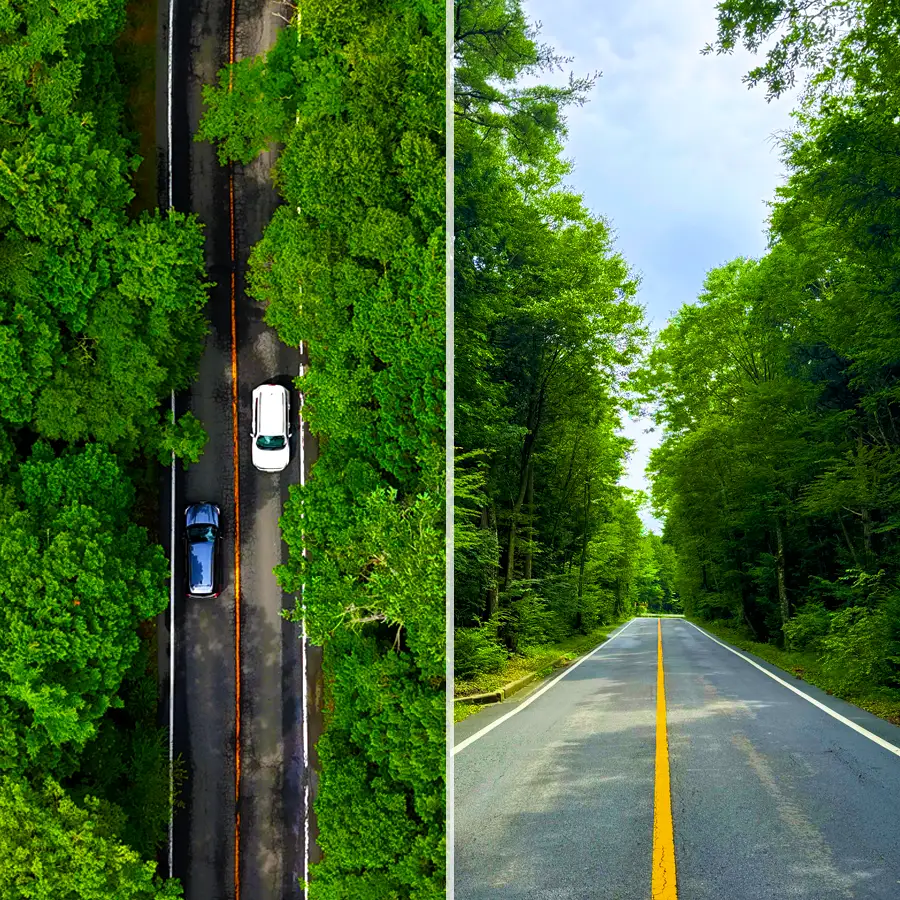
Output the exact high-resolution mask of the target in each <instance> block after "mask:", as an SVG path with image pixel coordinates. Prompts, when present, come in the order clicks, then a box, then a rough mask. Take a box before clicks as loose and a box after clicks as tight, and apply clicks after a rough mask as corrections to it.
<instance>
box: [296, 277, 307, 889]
mask: <svg viewBox="0 0 900 900" xmlns="http://www.w3.org/2000/svg"><path fill="white" fill-rule="evenodd" d="M300 292H301V293H302V292H303V288H302V287H301V288H300ZM303 351H304V346H303V342H302V341H301V342H300V358H301V359H302V358H303ZM304 369H305V366H304V365H303V363H302V362H301V363H300V377H301V378H302V377H303V375H304ZM298 396H299V408H298V410H297V419H298V427H299V428H300V440H299V441H298V442H297V443H298V445H299V448H300V487H301V488H302V487H303V486H304V485H305V484H306V447H305V442H306V433H305V430H304V428H303V393H302V391H299V392H298ZM300 518H301V519H302V518H305V514H304V513H303V512H302V511H301V513H300ZM301 535H302V532H301ZM302 553H303V556H306V555H307V554H306V542H305V541H304V543H303V551H302ZM305 588H306V582H301V583H300V608H301V609H302V610H304V614H303V616H302V617H301V619H300V628H301V637H300V646H301V651H300V654H301V659H302V669H303V773H304V775H305V776H306V777H305V779H304V782H303V881H304V883H305V882H307V881H309V685H308V684H307V683H306V612H305V607H304V606H303V595H304V592H305ZM303 894H304V896H306V889H305V888H304V891H303Z"/></svg>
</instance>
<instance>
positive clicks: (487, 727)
mask: <svg viewBox="0 0 900 900" xmlns="http://www.w3.org/2000/svg"><path fill="white" fill-rule="evenodd" d="M636 621H637V619H629V620H628V621H627V622H626V623H625V624H624V625H623V626H622V627H621V628H620V629H619V630H618V631H617V632H616V633H615V634H613V635H611V636H610V637H609V638H607V640H606V641H604V642H603V643H602V644H601V645H600V646H599V647H595V648H594V649H593V650H591V652H590V653H588V654H587V656H582V657H581V659H579V660H577V661H576V662H574V663H572V665H571V666H567V667H566V670H565V671H564V672H563V673H562V675H558V676H557V677H556V678H554V679H553V681H551V682H550V683H549V684H545V685H544V686H543V687H542V688H541V689H540V690H539V691H535V692H534V693H533V694H532V695H531V696H530V697H529V698H528V699H527V700H525V701H523V702H522V703H520V704H519V705H518V706H516V707H514V708H513V709H511V710H510V711H509V712H508V713H506V715H503V716H500V718H499V719H495V720H494V721H493V722H491V723H490V724H489V725H485V726H484V728H482V729H481V731H476V732H475V734H472V735H469V737H467V738H466V739H465V740H464V741H460V742H459V743H458V744H457V745H456V746H455V747H454V748H453V755H454V756H455V755H456V754H457V753H459V752H460V750H465V749H466V747H468V746H470V745H471V744H474V743H475V741H477V740H478V739H479V738H483V737H484V736H485V735H486V734H487V733H488V732H489V731H493V730H494V729H495V728H496V727H497V726H498V725H502V724H503V723H504V722H505V721H506V720H507V719H511V718H512V717H513V716H514V715H516V713H520V712H522V710H523V709H525V707H526V706H530V705H531V704H532V703H534V701H535V700H537V698H538V697H540V696H542V695H543V694H546V693H547V691H549V690H550V688H552V687H553V685H555V684H558V683H559V682H560V681H562V680H563V678H565V677H566V675H568V674H569V673H570V672H574V671H575V669H577V668H578V667H579V666H580V665H581V664H582V663H583V662H587V661H588V660H589V659H590V658H591V657H592V656H594V655H595V654H596V653H599V652H600V651H601V650H602V649H603V648H604V647H608V646H609V645H610V643H612V641H614V640H615V639H616V638H617V637H618V636H619V635H620V634H621V633H622V632H623V631H624V630H625V629H626V628H627V627H628V626H629V625H631V623H632V622H636Z"/></svg>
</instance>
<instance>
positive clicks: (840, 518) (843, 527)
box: [837, 513, 859, 569]
mask: <svg viewBox="0 0 900 900" xmlns="http://www.w3.org/2000/svg"><path fill="white" fill-rule="evenodd" d="M837 517H838V522H840V523H841V531H842V532H843V533H844V540H845V541H846V542H847V549H848V550H849V551H850V555H851V556H852V557H853V565H854V566H856V568H857V569H858V568H859V557H858V556H857V555H856V547H854V546H853V541H851V540H850V535H849V533H848V532H847V526H846V525H845V524H844V517H843V516H842V515H841V514H840V513H838V514H837Z"/></svg>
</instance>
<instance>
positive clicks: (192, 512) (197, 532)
mask: <svg viewBox="0 0 900 900" xmlns="http://www.w3.org/2000/svg"><path fill="white" fill-rule="evenodd" d="M184 525H185V531H184V545H185V546H184V565H185V569H186V570H187V595H188V597H203V598H207V597H218V596H219V594H220V593H221V592H222V578H221V571H222V530H221V513H220V510H219V507H218V506H216V505H215V503H192V504H191V505H190V506H189V507H188V508H187V509H186V510H185V512H184Z"/></svg>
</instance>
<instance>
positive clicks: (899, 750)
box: [684, 619, 900, 756]
mask: <svg viewBox="0 0 900 900" xmlns="http://www.w3.org/2000/svg"><path fill="white" fill-rule="evenodd" d="M684 621H685V622H687V623H688V625H691V626H693V627H694V628H696V629H697V631H699V632H700V634H703V635H706V637H708V638H709V639H710V640H711V641H712V642H713V643H714V644H718V645H719V646H720V647H724V648H725V649H726V650H728V651H729V652H730V653H733V654H734V655H735V656H739V657H740V658H741V659H742V660H744V662H748V663H750V665H751V666H753V667H754V668H755V669H759V671H760V672H762V673H763V674H764V675H768V676H769V678H771V679H772V680H773V681H777V682H778V683H779V684H781V685H783V686H784V687H786V688H787V689H788V690H789V691H793V692H794V693H795V694H796V695H797V696H798V697H802V698H803V699H804V700H808V701H809V702H810V703H812V705H813V706H817V707H818V708H819V709H821V710H822V712H824V713H828V715H829V716H831V718H832V719H837V720H838V722H842V723H843V724H844V725H846V726H847V727H848V728H852V729H853V730H854V731H856V732H858V733H859V734H861V735H862V736H863V737H866V738H868V739H869V740H870V741H872V742H873V743H875V744H878V746H879V747H884V749H885V750H887V751H888V752H889V753H893V754H894V756H900V747H897V746H895V745H894V744H892V743H891V742H890V741H886V740H885V739H884V738H883V737H879V736H878V735H877V734H873V733H872V732H871V731H869V730H868V729H867V728H863V727H862V725H857V724H856V722H854V721H852V720H851V719H848V718H847V717H846V716H842V715H841V714H840V713H839V712H835V711H834V710H833V709H831V707H829V706H826V705H825V704H824V703H822V702H820V701H819V700H816V698H815V697H810V696H809V694H807V693H805V692H804V691H801V690H800V689H799V688H797V687H794V685H792V684H791V683H790V682H788V681H785V680H784V679H783V678H779V677H778V676H777V675H775V674H774V673H773V672H770V671H769V670H768V669H766V668H765V667H764V666H761V665H760V664H759V663H756V662H754V661H753V660H752V659H750V657H748V656H744V654H743V653H740V652H739V651H737V650H735V649H734V648H733V647H729V646H728V644H725V643H723V642H722V641H720V640H719V639H718V638H714V637H713V636H712V635H711V634H709V633H708V632H706V631H704V630H703V629H702V628H700V627H699V626H697V625H694V623H693V622H691V621H690V620H689V619H685V620H684Z"/></svg>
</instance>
